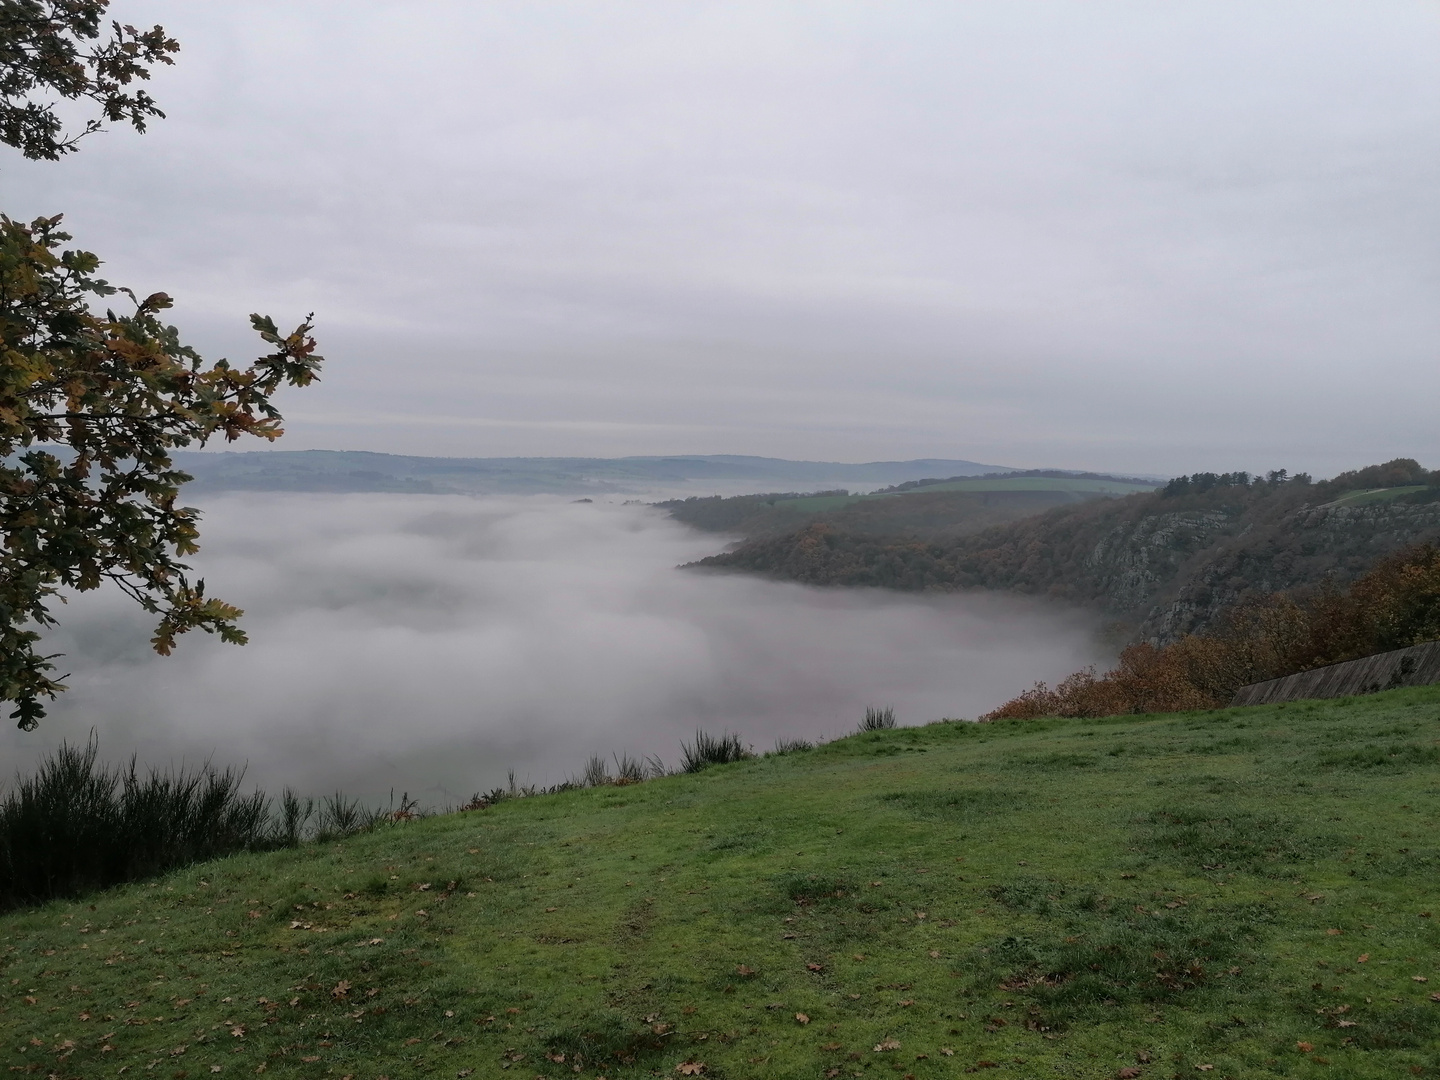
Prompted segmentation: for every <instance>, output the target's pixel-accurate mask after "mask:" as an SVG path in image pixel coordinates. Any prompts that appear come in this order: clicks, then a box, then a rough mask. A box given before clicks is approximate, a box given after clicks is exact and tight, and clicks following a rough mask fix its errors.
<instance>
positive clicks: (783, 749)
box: [771, 739, 815, 754]
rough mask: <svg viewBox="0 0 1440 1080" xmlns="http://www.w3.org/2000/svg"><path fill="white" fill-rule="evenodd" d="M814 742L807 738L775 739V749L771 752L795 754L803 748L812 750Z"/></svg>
mask: <svg viewBox="0 0 1440 1080" xmlns="http://www.w3.org/2000/svg"><path fill="white" fill-rule="evenodd" d="M814 749H815V744H814V743H813V742H811V741H810V740H809V739H776V740H775V749H774V750H772V751H771V753H772V754H795V753H799V752H801V751H804V750H814Z"/></svg>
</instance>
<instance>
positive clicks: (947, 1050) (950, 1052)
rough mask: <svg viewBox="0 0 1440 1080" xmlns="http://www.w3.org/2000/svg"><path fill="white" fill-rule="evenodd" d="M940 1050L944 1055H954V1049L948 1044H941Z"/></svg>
mask: <svg viewBox="0 0 1440 1080" xmlns="http://www.w3.org/2000/svg"><path fill="white" fill-rule="evenodd" d="M940 1052H941V1053H942V1054H944V1055H945V1056H946V1057H954V1056H955V1051H954V1050H951V1049H950V1047H948V1046H942V1047H940Z"/></svg>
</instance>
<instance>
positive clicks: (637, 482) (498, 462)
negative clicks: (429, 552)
mask: <svg viewBox="0 0 1440 1080" xmlns="http://www.w3.org/2000/svg"><path fill="white" fill-rule="evenodd" d="M174 457H175V463H176V465H177V466H178V467H179V468H181V469H184V470H185V471H186V472H188V473H190V474H191V475H192V476H193V477H194V478H195V480H194V483H193V485H192V486H191V488H190V489H189V490H194V491H355V492H359V491H375V492H403V493H417V494H447V493H454V494H471V495H475V494H546V493H549V494H559V495H579V494H588V495H594V494H603V493H606V492H614V493H617V494H635V493H643V492H645V491H653V490H655V489H657V488H665V487H671V488H674V487H684V486H687V485H688V486H691V487H694V486H696V485H700V484H705V483H717V484H722V485H723V486H726V487H729V488H732V489H733V488H735V487H737V486H749V485H752V484H753V485H754V487H752V488H751V490H754V488H755V487H770V486H774V485H781V484H783V485H794V486H796V487H802V486H804V487H812V488H813V487H815V486H831V485H837V484H842V483H848V484H857V485H866V486H869V485H885V484H900V483H905V482H906V481H910V480H916V479H920V478H922V477H925V476H935V475H937V474H938V475H954V476H976V475H980V474H985V473H997V474H1001V473H1006V472H1010V471H1013V470H1010V469H1008V468H1006V467H1005V466H1003V465H985V464H982V463H980V462H975V461H964V460H959V459H955V460H950V459H944V458H919V459H916V460H913V461H869V462H860V463H848V462H837V461H789V460H786V459H783V458H767V457H752V456H746V455H738V454H674V455H664V456H647V457H622V458H583V457H553V458H551V457H506V458H447V457H414V456H406V455H400V454H379V453H371V452H368V451H360V450H275V451H252V452H248V453H200V452H183V451H182V452H179V453H176V454H175V455H174Z"/></svg>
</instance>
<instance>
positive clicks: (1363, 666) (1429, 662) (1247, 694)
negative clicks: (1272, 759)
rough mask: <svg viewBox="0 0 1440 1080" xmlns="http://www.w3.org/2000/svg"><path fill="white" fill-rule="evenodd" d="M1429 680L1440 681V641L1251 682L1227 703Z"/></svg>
mask: <svg viewBox="0 0 1440 1080" xmlns="http://www.w3.org/2000/svg"><path fill="white" fill-rule="evenodd" d="M1432 683H1440V641H1427V642H1426V643H1425V644H1423V645H1412V646H1410V647H1409V648H1408V649H1396V650H1394V651H1393V652H1385V653H1376V654H1375V655H1374V656H1364V657H1361V658H1360V659H1359V660H1347V661H1345V662H1344V663H1343V664H1331V665H1330V666H1329V667H1322V668H1315V669H1314V670H1313V671H1301V672H1299V673H1297V674H1295V675H1286V676H1285V677H1284V678H1281V679H1269V680H1267V681H1265V682H1258V683H1251V684H1250V685H1249V686H1242V687H1241V688H1240V689H1239V690H1237V691H1236V692H1235V699H1234V700H1233V701H1231V702H1230V704H1231V705H1274V704H1276V703H1277V702H1281V701H1301V700H1304V699H1305V698H1333V697H1345V696H1346V695H1348V694H1374V693H1376V692H1378V691H1380V690H1393V689H1395V688H1396V687H1399V686H1429V685H1431V684H1432Z"/></svg>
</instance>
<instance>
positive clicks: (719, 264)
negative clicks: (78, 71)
mask: <svg viewBox="0 0 1440 1080" xmlns="http://www.w3.org/2000/svg"><path fill="white" fill-rule="evenodd" d="M113 13H114V14H115V15H116V16H117V17H118V18H121V19H122V20H124V21H128V22H133V23H137V24H140V23H147V24H148V23H151V22H156V21H159V22H162V23H163V24H164V25H165V26H166V27H167V29H169V30H170V31H171V32H172V34H173V35H174V36H176V37H178V38H179V39H180V41H181V44H182V52H181V53H180V56H179V58H178V63H177V65H176V67H175V68H174V69H173V70H170V71H166V72H164V73H163V74H162V75H161V76H159V77H158V78H157V79H156V80H155V82H154V84H153V86H152V90H153V92H154V93H155V95H156V97H157V98H158V99H159V100H160V102H161V104H162V106H163V107H164V108H165V109H166V111H167V112H168V113H169V119H168V120H165V121H160V122H157V123H156V125H155V126H154V127H153V128H152V130H151V132H150V133H149V134H148V135H145V136H137V135H135V134H133V133H130V132H127V131H120V130H117V131H114V132H112V133H109V134H105V135H99V136H95V137H93V138H91V139H88V140H86V144H85V149H84V151H83V152H82V153H81V154H79V155H77V156H74V157H72V158H71V159H69V160H67V161H65V162H63V163H60V164H28V163H24V162H21V161H20V160H19V159H18V155H15V154H13V153H9V154H7V155H6V156H5V158H4V160H3V162H0V188H3V208H4V209H5V210H6V211H7V212H8V213H10V214H11V215H12V216H32V215H35V214H39V213H54V212H57V211H64V212H65V213H66V220H67V222H68V223H69V225H70V226H71V228H72V231H74V232H75V233H76V234H77V242H78V243H80V244H81V245H82V246H84V247H86V248H88V249H91V250H94V251H96V252H97V253H99V254H100V255H101V256H102V258H104V259H106V260H107V263H108V266H107V271H106V272H107V274H108V276H110V277H111V279H112V280H114V281H116V282H117V283H125V284H128V285H130V286H132V287H133V288H135V289H136V291H137V292H141V293H142V294H143V293H144V292H148V291H154V290H161V289H163V290H166V291H169V292H171V293H173V294H174V295H175V296H176V297H177V298H178V300H179V303H178V305H177V308H176V313H175V314H176V321H177V322H178V323H179V325H180V326H181V327H182V329H183V330H184V331H185V333H186V334H187V335H188V337H189V338H190V339H191V340H192V341H193V342H194V343H195V344H197V345H198V346H200V347H202V348H203V349H204V350H206V351H207V352H208V353H213V354H214V355H223V354H228V355H230V356H232V357H233V358H239V357H242V356H244V354H245V353H246V352H248V351H250V346H249V343H248V341H247V337H246V335H247V333H248V331H247V330H246V320H245V316H246V315H247V314H248V313H249V312H250V311H252V310H261V311H268V312H270V313H272V314H274V315H275V316H276V317H277V319H281V320H282V321H289V322H293V321H296V320H298V318H299V317H300V316H302V315H303V314H304V313H305V312H306V311H309V310H311V309H314V310H315V311H316V313H317V324H318V333H319V336H320V338H321V341H322V345H323V349H322V351H323V352H325V353H326V354H327V355H328V356H329V357H330V365H329V367H328V368H327V371H326V375H325V379H324V382H323V383H321V384H320V385H318V386H316V387H314V388H312V389H310V390H308V391H305V392H303V393H299V392H296V393H292V394H291V395H289V396H288V397H287V398H286V399H285V400H284V401H283V402H282V407H283V408H284V411H285V412H286V413H287V415H288V416H289V417H290V418H291V423H290V425H289V427H290V435H289V436H288V438H287V439H286V441H285V443H284V444H282V445H283V446H284V447H285V448H290V449H302V448H308V447H324V448H336V449H369V450H386V451H395V452H403V453H423V454H453V455H476V456H492V455H511V454H526V455H530V454H556V455H568V454H589V455H600V456H610V455H620V454H634V453H676V452H691V453H755V454H769V455H776V456H785V457H803V458H823V459H836V460H850V461H858V460H869V459H877V458H908V457H922V456H925V457H963V458H970V459H974V460H980V461H985V462H993V463H999V464H1007V465H1017V466H1039V465H1058V466H1066V467H1074V468H1099V469H1115V470H1135V471H1144V472H1157V473H1174V472H1178V471H1191V470H1194V469H1201V468H1217V469H1231V468H1249V469H1268V468H1276V467H1282V466H1283V467H1289V468H1291V469H1309V470H1311V471H1314V472H1317V473H1321V474H1328V473H1331V472H1334V471H1337V470H1339V469H1342V468H1346V467H1353V466H1356V465H1360V464H1365V463H1368V462H1371V461H1376V460H1382V459H1385V458H1389V457H1393V456H1397V455H1406V456H1417V457H1419V458H1421V459H1422V461H1425V462H1426V463H1427V464H1429V465H1431V466H1436V465H1440V452H1437V451H1440V446H1437V443H1440V434H1437V432H1440V424H1437V423H1436V421H1435V414H1436V402H1437V401H1440V364H1437V343H1440V210H1437V203H1440V200H1437V195H1436V193H1437V192H1440V62H1437V60H1440V5H1436V4H1435V3H1433V2H1430V0H1424V2H1421V0H1413V2H1405V0H1391V2H1379V3H1377V2H1375V0H1368V2H1365V3H1331V2H1323V0H1304V2H1299V3H1264V2H1256V0H1246V2H1244V3H1224V2H1219V0H1204V2H1199V3H1193V2H1192V3H1164V4H1158V3H1154V2H1153V0H1145V2H1134V3H1108V2H1103V0H1083V2H1081V0H1075V2H1070V3H1021V2H1014V0H997V2H978V0H968V2H965V3H953V2H949V3H934V4H927V3H894V2H886V3H875V4H868V5H867V4H846V3H838V2H829V0H827V2H825V3H788V4H787V3H775V2H774V0H763V2H760V3H754V4H750V3H743V2H738V0H726V2H724V3H703V2H686V3H680V2H676V0H671V2H667V3H645V2H641V0H626V2H625V3H619V4H616V3H598V2H597V3H569V4H567V3H549V2H544V0H524V2H513V3H474V2H470V3H443V2H432V3H427V4H423V5H417V4H413V3H406V4H400V3H393V4H392V3H382V2H361V3H356V2H354V0H350V2H346V3H338V2H335V3H328V2H307V0H286V2H284V3H261V2H251V0H230V2H228V3H225V4H197V3H194V2H188V3H182V2H179V0H171V2H155V0H115V3H114V6H113Z"/></svg>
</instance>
